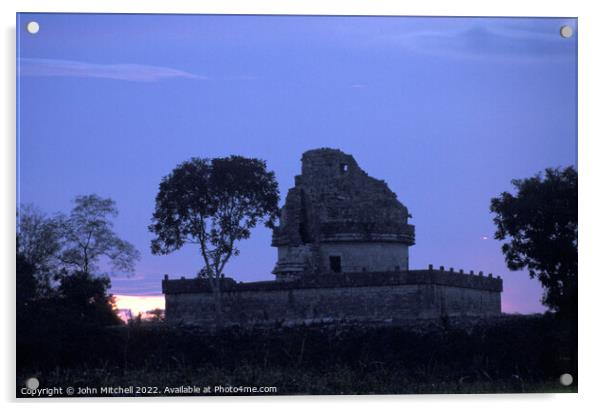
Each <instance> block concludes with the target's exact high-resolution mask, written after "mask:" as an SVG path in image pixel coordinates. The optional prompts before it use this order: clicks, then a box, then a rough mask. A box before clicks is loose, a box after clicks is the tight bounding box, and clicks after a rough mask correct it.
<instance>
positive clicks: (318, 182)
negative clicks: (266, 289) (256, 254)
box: [272, 148, 414, 280]
mask: <svg viewBox="0 0 602 411" xmlns="http://www.w3.org/2000/svg"><path fill="white" fill-rule="evenodd" d="M408 217H409V214H408V209H407V208H406V207H405V206H404V205H403V204H402V203H401V202H399V201H398V200H397V196H396V195H395V193H393V192H392V191H391V190H390V189H389V187H388V186H387V184H386V183H385V182H384V181H383V180H377V179H375V178H372V177H370V176H368V174H366V172H364V171H363V170H362V169H361V168H360V167H359V166H358V164H357V162H356V161H355V159H354V158H353V156H351V155H349V154H345V153H343V152H342V151H340V150H334V149H326V148H322V149H317V150H310V151H307V152H305V153H304V154H303V157H302V169H301V175H298V176H296V177H295V186H294V187H293V188H291V189H290V190H289V192H288V194H287V197H286V201H285V204H284V207H283V208H282V213H281V220H280V226H279V227H277V228H276V229H274V232H273V237H272V245H273V246H275V247H277V248H278V261H277V263H276V267H275V268H274V271H273V272H274V274H276V276H277V279H279V280H291V279H294V278H296V277H298V276H301V275H316V274H320V273H329V272H333V271H334V272H337V271H338V270H337V269H336V268H334V267H335V266H333V264H332V263H331V260H330V257H331V256H332V257H334V258H335V260H336V258H337V257H338V258H339V259H340V262H341V269H340V271H341V272H361V271H388V270H401V271H404V270H407V269H408V267H409V265H408V247H409V246H410V245H412V244H414V226H413V225H410V224H408ZM360 256H363V261H359V260H360V259H361V258H360ZM336 261H338V260H336ZM336 267H338V265H337V266H336Z"/></svg>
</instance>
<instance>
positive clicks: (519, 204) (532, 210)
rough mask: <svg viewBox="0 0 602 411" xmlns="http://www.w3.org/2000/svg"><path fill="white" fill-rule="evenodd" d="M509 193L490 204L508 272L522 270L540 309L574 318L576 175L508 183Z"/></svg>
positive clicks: (550, 173)
mask: <svg viewBox="0 0 602 411" xmlns="http://www.w3.org/2000/svg"><path fill="white" fill-rule="evenodd" d="M512 185H514V187H515V188H516V190H517V193H516V195H513V194H510V193H508V192H504V193H502V194H501V195H500V196H499V197H497V198H494V199H492V200H491V211H492V212H494V213H495V214H496V216H495V218H494V222H495V224H496V226H497V231H496V233H495V238H496V239H498V240H505V239H506V238H508V239H509V240H510V241H509V242H507V243H505V244H504V245H503V246H502V251H503V253H504V255H505V257H506V263H507V265H508V268H510V269H511V270H520V269H523V268H527V269H528V271H529V275H530V277H531V278H537V279H538V280H539V282H540V283H541V285H542V286H543V288H544V290H545V293H544V296H543V298H542V302H543V304H545V305H546V306H548V307H550V309H552V310H554V311H557V312H558V313H559V314H561V315H564V316H566V317H571V318H574V319H575V321H576V318H577V171H576V170H575V169H574V168H573V167H567V168H565V169H564V170H559V169H552V168H549V169H546V171H545V176H544V177H543V178H542V176H541V175H539V174H538V175H536V176H535V177H531V178H526V179H524V180H513V181H512Z"/></svg>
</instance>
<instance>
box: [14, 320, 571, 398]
mask: <svg viewBox="0 0 602 411" xmlns="http://www.w3.org/2000/svg"><path fill="white" fill-rule="evenodd" d="M572 324H573V323H572V322H568V321H563V320H560V319H557V318H555V317H553V316H551V315H544V316H504V317H502V318H500V319H497V320H489V321H472V322H459V323H453V322H449V321H441V322H438V323H437V324H434V323H431V324H420V325H414V326H408V325H407V324H406V325H388V326H385V327H383V326H379V327H377V326H366V325H358V324H330V325H327V326H324V325H322V326H318V325H312V326H298V327H294V328H277V329H246V330H243V329H232V328H230V329H227V330H224V331H222V332H221V333H213V334H208V333H205V332H202V331H200V330H194V329H182V328H172V327H167V326H164V325H161V324H155V325H130V326H123V327H113V328H108V329H104V330H103V331H102V332H98V331H94V332H86V330H68V331H66V332H63V335H58V336H54V337H53V338H51V339H50V340H49V341H47V344H45V345H44V344H42V345H40V344H35V342H32V344H20V346H18V347H17V350H18V358H17V396H19V397H30V396H32V394H33V395H34V396H37V395H40V396H42V397H45V396H47V395H48V394H49V392H48V391H47V392H45V393H41V394H39V391H30V392H27V391H24V390H23V387H24V382H25V381H26V380H27V379H28V378H30V377H36V378H37V379H38V380H39V381H40V386H39V389H41V388H53V389H54V392H52V394H53V395H54V396H70V395H73V396H78V395H79V396H111V395H121V396H124V395H126V396H129V395H145V396H149V395H198V396H204V395H216V394H217V395H241V394H242V395H258V394H259V392H257V391H259V390H262V391H264V392H263V393H262V394H263V395H273V394H277V395H287V394H288V395H293V394H295V395H296V394H414V393H523V392H576V391H577V369H576V367H577V358H576V348H575V347H576V343H577V341H576V330H575V329H573V328H574V327H573V325H572ZM564 373H570V374H572V376H573V377H574V382H573V383H572V384H571V385H570V386H568V387H565V386H563V385H562V384H560V382H559V377H560V375H562V374H564ZM253 387H255V388H253ZM266 387H267V388H266ZM270 387H275V389H274V388H270ZM69 388H71V389H72V391H73V393H71V392H70V391H69V390H68V389H69ZM59 389H60V390H59ZM253 390H255V392H253ZM59 391H60V392H59ZM266 391H267V392H266ZM274 391H275V392H274ZM78 393H79V394H78Z"/></svg>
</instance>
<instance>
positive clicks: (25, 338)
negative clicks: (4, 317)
mask: <svg viewBox="0 0 602 411" xmlns="http://www.w3.org/2000/svg"><path fill="white" fill-rule="evenodd" d="M20 211H21V213H20V215H19V220H18V222H19V224H18V231H17V255H16V260H17V270H16V271H17V272H16V280H17V281H16V283H17V293H16V297H17V301H16V302H17V305H16V314H17V370H18V371H19V370H21V369H23V368H24V367H27V366H29V365H33V364H40V363H44V364H54V365H55V366H61V367H70V366H75V365H77V364H80V363H82V362H85V361H87V360H88V359H89V358H91V357H94V356H95V355H96V352H95V351H96V350H102V349H103V348H102V347H110V346H111V345H112V344H113V342H112V341H111V340H110V339H109V338H110V335H108V334H107V332H106V330H107V328H106V327H107V326H115V325H118V324H121V321H120V320H119V318H118V317H117V315H116V312H115V309H114V306H113V305H114V304H113V297H112V296H111V295H109V294H108V289H109V288H110V286H111V281H110V279H109V278H108V277H107V276H106V275H104V274H100V273H99V267H98V266H97V263H98V261H99V259H100V258H102V257H104V258H106V259H107V260H108V263H110V264H112V265H113V266H114V267H116V268H121V269H124V270H128V269H129V268H131V267H132V265H133V262H134V261H135V260H136V259H137V258H138V252H137V251H136V250H135V248H134V247H133V246H132V245H131V244H129V243H127V242H125V241H123V240H121V239H119V238H118V237H117V235H116V234H115V233H114V232H113V231H112V222H111V219H110V218H111V217H114V216H115V215H116V214H117V209H116V207H115V203H114V202H113V201H112V200H110V199H102V198H100V197H98V196H95V195H91V196H79V197H77V198H76V199H75V207H74V209H73V210H72V212H71V213H70V214H69V216H64V215H60V214H58V215H56V216H54V217H48V216H46V215H44V214H43V213H42V212H40V211H39V210H37V209H35V208H34V207H33V206H25V207H22V208H21V210H20Z"/></svg>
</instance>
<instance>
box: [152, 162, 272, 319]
mask: <svg viewBox="0 0 602 411" xmlns="http://www.w3.org/2000/svg"><path fill="white" fill-rule="evenodd" d="M278 200H279V193H278V184H277V182H276V179H275V177H274V173H273V172H271V171H269V172H268V171H267V170H266V164H265V162H264V161H261V160H258V159H249V158H244V157H240V156H230V157H226V158H214V159H211V160H210V159H200V158H192V159H190V160H189V161H186V162H183V163H182V164H180V165H178V166H177V167H176V168H175V169H174V170H173V171H172V172H171V173H170V174H169V175H168V176H166V177H164V178H163V180H162V181H161V184H160V185H159V193H158V194H157V197H156V205H155V212H154V214H153V217H152V224H151V225H150V226H149V230H150V231H151V232H152V233H154V234H155V235H156V238H155V239H153V240H152V242H151V251H152V253H153V254H169V253H171V252H173V251H175V250H178V249H180V248H181V247H182V246H183V245H184V244H194V245H195V246H197V247H198V248H199V251H200V254H201V256H202V259H203V260H202V261H203V268H202V269H201V272H202V273H203V276H204V277H205V279H206V281H208V282H209V284H210V286H211V289H212V291H213V296H214V302H215V316H216V325H217V326H218V327H219V326H221V324H222V304H221V286H222V284H223V280H222V278H223V270H224V267H225V265H226V263H227V262H228V260H229V259H230V258H231V257H232V256H236V255H238V254H239V249H238V248H237V247H236V242H237V241H239V240H243V239H246V238H249V236H250V235H251V229H252V228H253V227H255V226H256V225H257V224H258V223H260V222H263V223H264V224H265V225H266V226H267V227H273V226H274V223H275V220H276V218H277V215H278Z"/></svg>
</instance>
